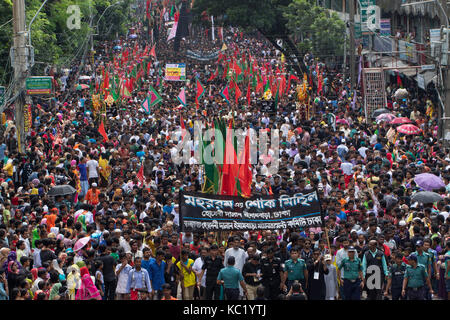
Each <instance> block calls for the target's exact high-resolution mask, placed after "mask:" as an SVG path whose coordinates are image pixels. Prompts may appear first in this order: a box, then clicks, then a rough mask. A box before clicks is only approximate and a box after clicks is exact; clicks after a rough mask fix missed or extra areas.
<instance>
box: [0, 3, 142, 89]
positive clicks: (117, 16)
mask: <svg viewBox="0 0 450 320" xmlns="http://www.w3.org/2000/svg"><path fill="white" fill-rule="evenodd" d="M118 1H119V0H48V1H47V3H46V4H45V5H44V7H43V8H42V10H41V12H40V13H39V15H38V16H37V17H36V19H35V20H34V22H33V25H32V26H31V40H32V45H33V47H34V53H35V57H34V60H35V65H34V67H33V69H32V74H33V75H39V74H42V73H43V72H44V68H45V67H46V66H57V67H70V65H71V64H72V63H73V62H74V61H76V59H77V58H80V57H81V56H82V55H83V53H84V51H85V50H88V49H90V37H89V35H90V33H91V32H92V33H94V34H97V33H98V35H96V36H94V41H98V40H112V39H114V38H115V36H116V33H117V34H119V35H123V34H125V32H126V31H127V27H128V23H129V17H128V12H129V10H128V9H129V7H130V5H131V3H134V2H135V1H134V0H121V2H120V3H119V4H117V5H114V6H113V7H110V8H108V7H109V6H110V5H112V4H114V3H117V2H118ZM42 2H43V0H25V14H26V27H27V29H28V25H29V23H30V22H31V19H32V18H33V17H34V16H35V14H36V12H37V11H38V10H39V8H40V6H41V5H42ZM70 5H78V6H79V7H80V11H81V16H80V18H81V24H80V29H73V30H70V29H69V28H68V26H67V19H68V18H69V16H70V14H71V13H68V12H67V8H68V7H69V6H70ZM106 8H108V10H106V12H104V11H105V9H106ZM103 13H104V15H103V16H102V14H103ZM91 17H92V21H91ZM10 19H12V0H0V26H1V25H3V24H5V23H6V22H8V21H9V20H10ZM90 23H91V27H90ZM12 27H13V24H12V22H10V23H7V24H5V25H4V26H3V27H2V28H1V29H0V82H1V83H0V85H5V84H6V85H7V84H8V82H9V81H10V80H11V79H10V77H11V75H12V74H13V69H12V67H11V65H10V60H9V51H10V48H11V47H12V45H13V36H12V35H13V28H12Z"/></svg>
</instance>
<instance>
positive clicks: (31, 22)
mask: <svg viewBox="0 0 450 320" xmlns="http://www.w3.org/2000/svg"><path fill="white" fill-rule="evenodd" d="M47 1H48V0H45V1H44V2H43V3H42V5H41V7H40V8H39V10H38V11H37V12H36V14H35V15H34V17H33V19H31V21H30V24H29V25H28V43H29V45H30V47H31V25H32V24H33V22H34V20H35V19H36V17H37V16H38V14H39V12H41V10H42V8H43V7H44V6H45V4H46V3H47Z"/></svg>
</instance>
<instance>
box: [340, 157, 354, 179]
mask: <svg viewBox="0 0 450 320" xmlns="http://www.w3.org/2000/svg"><path fill="white" fill-rule="evenodd" d="M341 169H342V171H343V172H344V174H345V175H346V176H351V175H352V174H353V164H352V163H351V162H349V161H348V160H347V159H344V162H342V163H341Z"/></svg>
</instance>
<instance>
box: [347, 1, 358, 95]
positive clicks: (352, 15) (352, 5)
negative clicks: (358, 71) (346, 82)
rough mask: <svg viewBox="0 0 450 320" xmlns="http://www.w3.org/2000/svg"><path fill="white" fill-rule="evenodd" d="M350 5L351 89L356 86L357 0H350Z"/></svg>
mask: <svg viewBox="0 0 450 320" xmlns="http://www.w3.org/2000/svg"><path fill="white" fill-rule="evenodd" d="M349 5H350V84H351V88H350V90H353V89H354V88H355V84H356V75H355V0H350V1H349Z"/></svg>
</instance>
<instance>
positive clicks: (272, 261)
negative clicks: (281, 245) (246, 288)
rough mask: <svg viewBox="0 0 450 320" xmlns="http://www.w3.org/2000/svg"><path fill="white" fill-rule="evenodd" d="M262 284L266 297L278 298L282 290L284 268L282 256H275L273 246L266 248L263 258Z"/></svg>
mask: <svg viewBox="0 0 450 320" xmlns="http://www.w3.org/2000/svg"><path fill="white" fill-rule="evenodd" d="M261 274H262V285H263V286H264V297H265V298H266V299H268V300H277V299H278V295H279V294H280V292H281V290H282V286H283V284H282V283H281V278H282V277H283V268H282V266H281V260H280V258H277V257H274V251H273V248H272V247H269V248H268V249H267V250H266V257H265V258H264V259H262V260H261Z"/></svg>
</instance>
